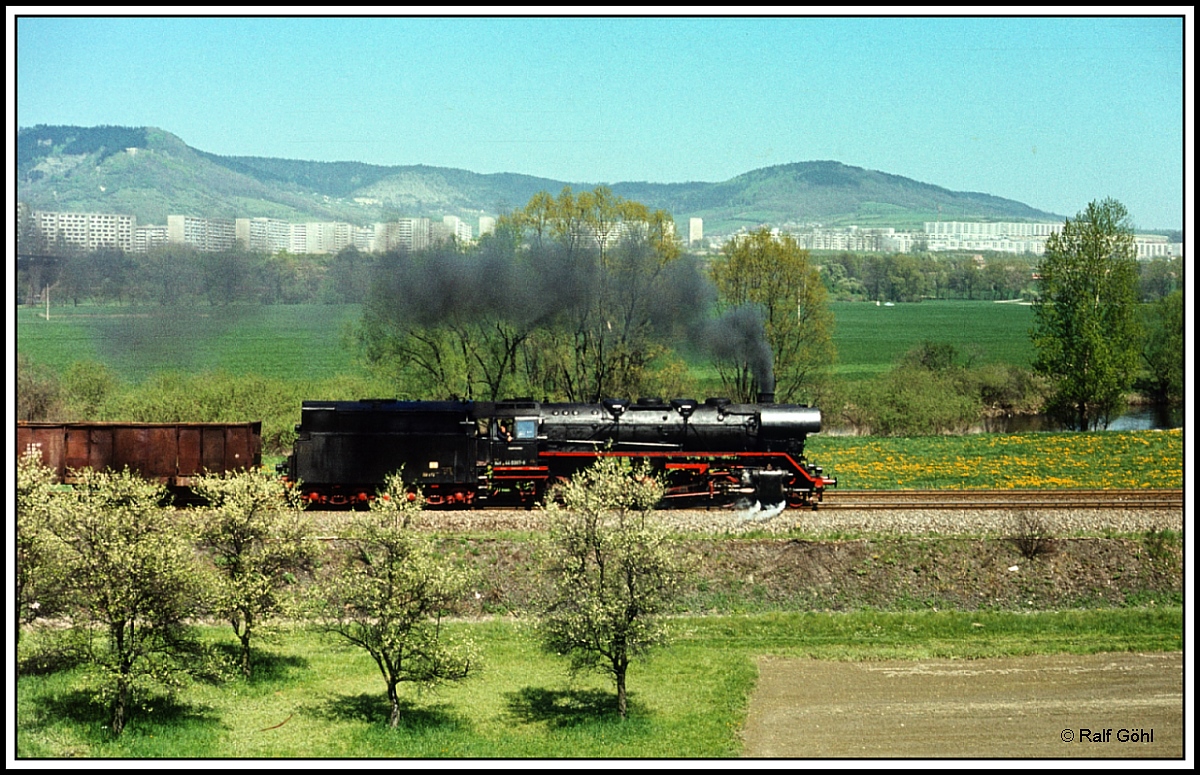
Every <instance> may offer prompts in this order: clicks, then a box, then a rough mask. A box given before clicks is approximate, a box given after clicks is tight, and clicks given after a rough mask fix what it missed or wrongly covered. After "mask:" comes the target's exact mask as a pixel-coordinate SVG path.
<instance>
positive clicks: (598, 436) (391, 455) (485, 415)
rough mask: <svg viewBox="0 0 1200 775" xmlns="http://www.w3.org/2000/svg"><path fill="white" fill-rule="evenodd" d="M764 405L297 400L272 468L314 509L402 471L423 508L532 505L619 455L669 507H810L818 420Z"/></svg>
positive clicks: (353, 500)
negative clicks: (644, 470)
mask: <svg viewBox="0 0 1200 775" xmlns="http://www.w3.org/2000/svg"><path fill="white" fill-rule="evenodd" d="M772 399H773V397H772V396H770V395H769V394H765V395H764V396H762V397H760V401H764V402H763V403H758V404H735V403H731V402H730V401H729V400H728V399H719V398H710V399H708V400H707V401H705V402H703V403H700V402H698V401H695V400H693V399H673V400H670V401H663V400H661V399H653V398H641V399H638V401H637V402H630V401H627V400H623V399H605V400H604V401H601V402H600V403H597V404H588V403H547V402H538V401H534V400H532V399H514V400H507V401H498V402H490V401H400V400H396V399H364V400H361V401H305V402H304V403H303V405H302V408H301V421H300V424H299V425H298V426H296V432H297V434H298V437H297V439H296V442H295V445H294V447H293V451H292V454H291V455H289V456H288V458H287V459H286V461H285V462H283V463H281V464H280V465H279V470H280V472H281V473H283V474H284V475H285V477H286V478H287V479H288V480H289V481H291V482H299V483H300V486H301V488H302V490H303V492H304V494H305V496H306V497H307V498H308V500H309V501H310V502H312V503H313V504H324V505H352V504H362V503H365V502H367V501H369V500H370V499H371V498H372V497H373V496H374V493H375V492H376V491H377V490H378V489H380V488H381V486H382V484H383V481H384V478H385V477H386V476H387V475H388V474H390V473H392V472H394V471H396V470H398V469H402V470H403V475H404V478H405V481H406V482H407V483H408V484H410V485H411V486H412V487H414V488H416V487H420V489H421V491H422V493H423V495H424V497H425V500H426V502H427V503H428V504H429V505H431V506H464V507H465V506H500V505H515V506H520V505H527V506H528V505H533V504H535V503H537V502H540V501H541V500H542V499H543V498H544V497H545V495H546V493H547V490H548V489H549V488H550V487H552V486H553V485H554V484H556V483H557V482H561V481H563V480H565V479H567V478H569V477H570V476H571V475H573V474H575V473H576V472H578V471H580V470H581V469H583V468H586V467H587V466H589V465H591V464H592V463H593V462H595V460H596V459H597V458H599V457H601V456H622V457H628V458H631V459H633V460H635V461H639V460H645V461H648V462H649V463H650V465H651V468H652V470H653V471H655V472H656V473H657V474H659V475H660V476H661V477H662V478H663V481H664V484H665V485H666V495H665V498H664V505H673V506H708V505H723V504H728V503H732V502H735V501H738V500H741V499H746V500H748V501H754V500H757V501H758V502H759V503H761V504H763V505H766V504H778V503H783V502H786V503H787V504H788V505H790V506H793V507H800V506H811V507H812V508H814V509H815V508H816V504H817V502H819V501H820V500H821V497H822V495H823V493H824V490H825V488H826V487H830V486H836V485H837V481H836V480H835V479H833V478H829V477H826V476H824V473H823V471H822V469H821V468H820V467H818V466H814V465H811V464H809V463H807V462H806V461H805V459H804V441H805V438H806V437H807V436H808V434H810V433H817V432H819V431H820V430H821V412H820V410H819V409H816V408H813V407H808V406H796V405H790V404H775V403H773V402H772Z"/></svg>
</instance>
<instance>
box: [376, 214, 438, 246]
mask: <svg viewBox="0 0 1200 775" xmlns="http://www.w3.org/2000/svg"><path fill="white" fill-rule="evenodd" d="M432 236H433V235H432V229H431V225H430V222H429V219H428V218H400V219H398V220H395V221H388V222H387V223H377V224H375V249H376V250H379V251H388V250H405V251H411V250H424V249H425V248H427V247H429V245H430V244H431V240H432Z"/></svg>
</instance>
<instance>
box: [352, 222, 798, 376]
mask: <svg viewBox="0 0 1200 775" xmlns="http://www.w3.org/2000/svg"><path fill="white" fill-rule="evenodd" d="M602 263H603V266H602ZM599 298H603V299H604V302H605V305H606V306H607V312H608V313H609V319H607V320H604V321H599V325H601V326H607V327H608V328H609V329H610V330H611V328H612V327H614V326H618V325H623V324H624V323H625V322H627V321H628V320H630V319H636V320H638V321H640V322H641V323H644V324H645V325H647V326H649V328H650V329H651V330H652V331H653V332H654V333H655V335H656V336H658V337H659V338H661V339H663V340H665V341H674V342H676V343H680V342H681V341H684V342H686V343H687V344H688V346H690V347H691V348H692V349H693V350H694V351H696V352H700V353H704V354H706V355H709V356H710V357H713V358H717V359H721V360H732V361H735V362H745V363H747V364H748V365H749V366H750V369H751V372H752V373H753V375H754V379H755V381H756V382H757V384H758V388H759V390H760V391H763V392H771V391H773V390H774V386H775V379H774V372H773V363H772V361H773V358H772V353H771V348H770V345H769V344H768V342H767V339H766V329H765V325H764V323H765V319H766V313H765V310H764V309H763V307H762V306H761V305H758V304H742V305H739V306H737V307H733V308H731V309H728V310H726V311H725V312H724V313H723V314H719V313H718V312H717V309H718V304H717V298H718V297H717V292H716V288H715V287H714V286H713V283H712V281H711V279H709V277H708V276H707V273H706V272H704V271H703V269H702V267H701V265H700V263H699V262H698V261H695V260H693V259H691V258H689V257H683V258H680V259H677V260H675V261H672V262H669V263H668V264H666V265H665V266H663V265H661V264H660V263H659V259H658V256H657V255H656V254H654V252H653V251H652V250H651V249H650V248H649V246H648V245H647V244H645V243H639V241H638V240H636V239H634V240H626V241H625V242H623V243H622V244H620V245H618V246H616V247H615V248H613V249H611V250H610V251H609V253H608V254H607V255H606V257H605V260H604V261H603V262H601V261H600V260H599V256H598V252H597V251H595V250H585V249H579V248H578V247H576V248H574V249H569V248H567V247H566V246H563V245H560V244H555V243H546V244H542V245H532V246H523V245H520V244H518V243H517V241H516V240H513V239H511V238H509V237H507V236H506V235H504V234H497V235H495V236H493V237H490V238H487V239H485V240H483V242H482V243H481V245H480V247H479V248H478V249H477V250H475V251H469V252H463V251H461V250H458V249H456V248H454V247H453V246H449V245H447V246H438V247H435V248H433V249H430V250H425V251H419V252H412V253H391V254H388V255H387V256H385V257H384V259H383V260H382V261H381V262H380V276H379V278H378V281H377V282H376V284H375V287H374V292H373V294H372V300H371V306H372V307H373V308H374V310H375V312H376V314H382V315H383V316H384V317H386V318H389V319H391V320H392V321H394V322H396V323H399V324H400V325H401V326H410V325H415V326H421V327H434V326H440V325H446V324H451V325H453V324H464V323H474V322H479V321H482V320H500V321H503V322H505V323H508V324H511V325H514V326H517V327H519V328H526V329H528V328H532V327H536V326H542V325H553V324H555V322H557V321H560V320H561V316H563V315H573V316H574V319H580V318H581V317H582V314H583V312H584V311H586V310H588V309H589V307H590V306H591V305H594V304H595V303H596V301H597V299H599Z"/></svg>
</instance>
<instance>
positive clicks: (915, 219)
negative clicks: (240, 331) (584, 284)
mask: <svg viewBox="0 0 1200 775" xmlns="http://www.w3.org/2000/svg"><path fill="white" fill-rule="evenodd" d="M568 185H569V186H571V187H572V188H573V189H574V190H576V191H580V190H584V189H591V188H593V187H595V186H596V185H597V183H595V182H588V181H583V182H580V181H574V182H566V181H559V180H551V179H548V178H537V177H532V176H529V175H519V174H514V173H497V174H490V175H483V174H478V173H474V172H468V171H466V170H458V169H449V168H444V167H428V166H424V165H414V166H382V165H376V164H365V163H362V162H353V161H346V162H315V161H297V160H290V159H274V158H262V157H253V156H217V155H215V154H211V153H207V152H204V151H200V150H197V149H194V148H191V147H189V146H188V145H187V144H186V143H185V142H184V141H183V140H181V139H180V138H178V137H176V136H175V135H173V134H171V133H169V132H165V131H163V130H161V129H154V128H146V127H143V128H130V127H111V126H104V127H70V126H41V125H39V126H35V127H28V128H22V129H18V131H17V194H18V198H19V199H20V201H23V202H26V203H28V204H29V205H30V206H31V207H33V208H34V209H38V210H65V211H75V212H119V213H132V214H134V215H136V216H137V219H138V222H139V223H159V224H161V223H166V217H167V215H168V214H174V213H178V214H187V215H198V216H206V217H224V218H234V217H242V218H246V217H271V218H282V219H284V220H291V221H303V220H343V221H349V222H352V223H359V224H365V223H371V222H374V221H378V220H383V219H387V218H394V217H398V216H427V217H434V218H438V217H440V216H442V215H457V216H459V217H461V218H464V219H466V220H468V221H470V220H472V219H474V218H475V217H477V216H479V215H497V214H500V213H502V212H505V211H508V210H511V209H513V208H516V207H520V206H522V205H524V204H525V203H526V202H528V201H529V199H530V197H532V196H533V195H534V194H536V193H537V192H539V191H548V192H550V193H551V194H555V195H557V194H558V193H559V192H560V191H561V190H562V189H563V187H564V186H568ZM609 187H610V188H611V189H612V190H613V192H614V193H616V194H618V195H620V196H623V197H627V198H629V199H635V200H638V201H640V202H644V203H645V204H647V205H649V206H651V207H654V208H662V209H665V210H668V211H669V212H671V214H672V215H674V216H675V219H676V220H677V221H678V222H679V223H680V224H681V225H682V224H686V223H687V220H688V219H689V218H693V217H700V218H703V219H704V226H705V231H706V232H707V233H718V232H728V231H732V230H734V229H736V228H737V227H739V226H754V225H757V224H761V223H770V224H775V225H782V224H785V223H813V222H820V223H824V224H826V225H844V224H850V223H855V224H859V225H879V226H895V227H898V228H910V227H913V226H917V225H919V224H920V223H922V222H923V221H926V220H935V219H937V218H939V217H940V218H942V219H943V220H1056V219H1059V218H1060V216H1057V215H1054V214H1052V213H1047V212H1043V211H1040V210H1036V209H1034V208H1031V207H1029V206H1027V205H1024V204H1021V203H1020V202H1015V201H1013V200H1010V199H1002V198H1000V197H995V196H990V195H987V194H982V193H971V192H959V191H950V190H948V189H945V188H941V187H939V186H935V185H931V184H929V183H922V182H919V181H916V180H912V179H911V178H904V177H900V176H898V175H889V174H887V173H884V172H877V171H874V170H866V169H862V168H860V167H851V166H848V165H845V164H841V163H839V162H836V161H810V162H798V163H795V164H785V165H779V166H774V167H764V168H762V169H757V170H753V171H750V172H747V173H745V174H743V175H739V176H737V177H735V178H732V179H730V180H726V181H723V182H715V183H705V182H691V183H640V182H624V183H613V184H610V185H609Z"/></svg>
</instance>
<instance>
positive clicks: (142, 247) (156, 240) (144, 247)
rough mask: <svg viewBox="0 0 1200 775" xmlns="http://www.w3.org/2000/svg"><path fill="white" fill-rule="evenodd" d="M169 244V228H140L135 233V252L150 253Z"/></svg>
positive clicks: (159, 226)
mask: <svg viewBox="0 0 1200 775" xmlns="http://www.w3.org/2000/svg"><path fill="white" fill-rule="evenodd" d="M166 244H167V227H166V226H163V225H161V224H159V225H152V226H139V227H137V229H135V230H134V232H133V252H134V253H148V252H149V251H150V249H151V248H159V247H162V246H164V245H166Z"/></svg>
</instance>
